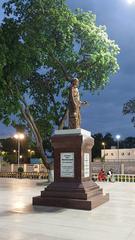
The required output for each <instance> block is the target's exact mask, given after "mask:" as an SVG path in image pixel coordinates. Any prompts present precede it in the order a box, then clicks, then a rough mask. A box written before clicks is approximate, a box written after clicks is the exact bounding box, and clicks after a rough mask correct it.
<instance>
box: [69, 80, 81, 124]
mask: <svg viewBox="0 0 135 240" xmlns="http://www.w3.org/2000/svg"><path fill="white" fill-rule="evenodd" d="M78 85H79V80H78V79H77V78H74V79H73V81H72V83H71V86H70V93H69V128H70V129H74V128H80V122H81V117H80V106H81V101H80V96H79V91H78Z"/></svg>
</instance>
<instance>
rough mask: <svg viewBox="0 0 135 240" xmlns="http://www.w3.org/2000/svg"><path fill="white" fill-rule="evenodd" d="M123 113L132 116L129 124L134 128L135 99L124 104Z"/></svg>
mask: <svg viewBox="0 0 135 240" xmlns="http://www.w3.org/2000/svg"><path fill="white" fill-rule="evenodd" d="M123 113H124V114H131V115H132V118H131V122H132V123H133V125H134V127H135V98H133V99H131V100H129V101H128V102H127V103H125V104H124V107H123Z"/></svg>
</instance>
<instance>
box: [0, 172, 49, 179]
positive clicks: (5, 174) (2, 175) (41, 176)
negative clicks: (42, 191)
mask: <svg viewBox="0 0 135 240" xmlns="http://www.w3.org/2000/svg"><path fill="white" fill-rule="evenodd" d="M0 178H30V179H47V178H48V173H47V172H45V173H38V172H25V173H18V172H13V173H12V172H0Z"/></svg>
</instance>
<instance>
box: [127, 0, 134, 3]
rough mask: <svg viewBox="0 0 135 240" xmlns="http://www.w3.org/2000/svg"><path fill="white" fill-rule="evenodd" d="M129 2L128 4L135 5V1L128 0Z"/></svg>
mask: <svg viewBox="0 0 135 240" xmlns="http://www.w3.org/2000/svg"><path fill="white" fill-rule="evenodd" d="M127 2H128V3H129V4H133V3H135V0H127Z"/></svg>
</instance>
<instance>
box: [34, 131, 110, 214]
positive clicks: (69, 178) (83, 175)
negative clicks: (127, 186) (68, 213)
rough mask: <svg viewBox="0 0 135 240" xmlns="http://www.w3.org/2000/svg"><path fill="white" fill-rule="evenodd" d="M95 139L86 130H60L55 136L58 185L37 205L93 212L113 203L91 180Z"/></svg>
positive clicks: (48, 188)
mask: <svg viewBox="0 0 135 240" xmlns="http://www.w3.org/2000/svg"><path fill="white" fill-rule="evenodd" d="M93 144H94V139H93V138H92V137H91V136H90V132H87V131H85V130H82V129H80V130H79V129H77V130H69V131H68V130H63V131H58V132H57V133H56V134H55V135H54V136H53V137H52V145H53V147H54V182H53V183H51V184H50V185H48V187H47V188H45V190H44V191H42V192H41V195H40V196H38V197H34V198H33V205H42V206H55V207H64V208H73V209H83V210H92V209H93V208H95V207H97V206H99V205H101V204H103V203H105V202H106V201H108V200H109V194H105V195H103V191H102V189H101V188H99V186H98V185H97V184H96V183H95V182H93V181H92V180H91V168H90V161H91V149H92V147H93Z"/></svg>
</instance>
